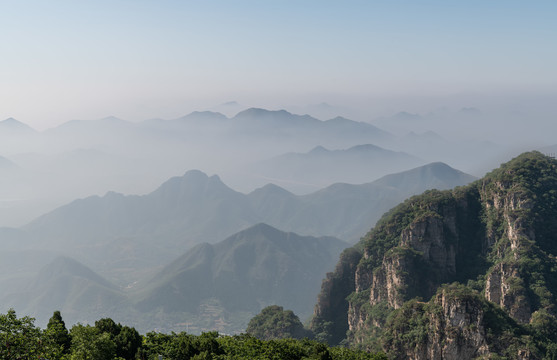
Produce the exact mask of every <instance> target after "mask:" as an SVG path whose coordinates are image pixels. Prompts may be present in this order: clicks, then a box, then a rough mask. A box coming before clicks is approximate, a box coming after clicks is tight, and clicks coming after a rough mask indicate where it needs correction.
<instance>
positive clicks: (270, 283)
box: [0, 224, 347, 332]
mask: <svg viewBox="0 0 557 360" xmlns="http://www.w3.org/2000/svg"><path fill="white" fill-rule="evenodd" d="M346 246H347V244H346V243H345V242H343V241H340V240H338V239H335V238H332V237H320V238H316V237H311V236H299V235H297V234H295V233H291V232H289V233H287V232H282V231H280V230H277V229H275V228H273V227H271V226H269V225H266V224H256V225H254V226H252V227H250V228H248V229H246V230H243V231H241V232H239V233H237V234H234V235H232V236H230V237H228V238H227V239H225V240H223V241H220V242H217V243H215V244H207V243H203V244H199V245H197V246H195V247H194V248H192V249H190V250H189V251H187V252H185V253H184V254H183V255H181V256H179V257H178V258H176V259H175V260H174V261H170V262H169V263H168V264H167V265H165V266H163V267H162V268H161V269H160V270H159V271H157V272H156V274H154V275H151V276H147V277H145V278H143V279H142V280H141V281H139V282H137V283H135V284H133V286H128V287H126V288H123V287H120V286H116V285H114V284H113V283H111V282H110V281H108V280H107V279H105V278H103V277H101V276H100V275H98V274H97V273H96V272H94V271H93V270H91V269H90V268H89V267H87V266H85V265H84V264H82V263H80V262H78V261H76V260H74V259H72V258H69V257H66V256H55V255H54V254H46V255H45V253H41V252H37V251H36V252H33V253H27V254H24V253H17V254H16V253H12V254H11V255H12V256H11V257H12V258H13V259H15V257H14V255H17V257H18V259H19V260H18V261H17V262H14V263H13V264H11V263H10V260H9V259H8V258H7V259H5V260H7V262H6V263H5V265H6V266H4V267H3V270H5V271H6V273H9V272H10V271H11V272H12V273H13V271H14V270H17V269H13V268H12V269H10V267H16V268H17V267H22V269H23V268H25V271H26V272H25V274H23V273H20V274H19V275H17V276H15V278H14V279H11V281H6V280H4V281H3V282H0V285H1V286H2V297H1V303H2V304H3V305H2V308H7V307H13V308H15V309H16V310H17V311H18V312H19V313H25V314H29V315H32V316H34V317H36V318H37V319H38V321H39V322H41V323H44V322H46V321H47V320H48V318H49V317H50V315H51V314H52V311H53V310H52V309H57V310H60V311H62V313H63V314H64V318H65V319H66V321H67V322H68V323H76V322H82V323H87V322H90V321H93V320H95V319H99V318H102V317H112V318H114V319H117V320H118V321H125V322H127V323H130V324H133V325H134V326H136V327H137V328H138V329H140V330H141V331H143V332H147V331H151V330H153V329H155V328H157V329H159V330H161V329H164V330H165V331H170V330H180V329H182V330H183V327H184V324H187V326H188V330H191V331H195V332H201V331H204V330H209V329H215V328H218V329H219V330H220V331H222V332H241V331H243V329H245V327H246V325H247V322H248V321H249V319H250V318H251V317H253V316H254V315H255V314H257V313H258V312H259V311H260V310H261V309H262V308H263V307H265V306H267V305H269V304H275V303H284V304H286V305H287V306H289V307H291V308H292V309H295V311H297V312H298V313H300V314H302V315H303V316H305V317H307V316H309V315H310V314H311V309H312V306H313V303H314V301H315V297H316V296H317V293H318V292H319V282H320V279H321V278H323V276H324V274H325V273H326V272H327V271H330V270H332V268H333V266H334V263H335V262H336V258H337V257H338V255H339V254H340V252H341V251H342V250H343V249H344V248H345V247H346ZM26 259H28V260H29V262H31V261H35V262H36V264H32V265H31V266H29V265H30V264H26V263H25V261H26ZM12 262H13V261H12ZM45 262H46V263H45ZM40 263H45V264H44V265H43V266H38V265H37V264H40ZM32 271H35V273H33V275H32V276H29V275H30V274H29V273H31V272H32ZM23 275H27V276H26V277H25V276H23ZM3 276H6V274H4V275H3ZM14 284H17V285H18V286H17V287H15V286H13V285H14ZM4 310H5V309H4Z"/></svg>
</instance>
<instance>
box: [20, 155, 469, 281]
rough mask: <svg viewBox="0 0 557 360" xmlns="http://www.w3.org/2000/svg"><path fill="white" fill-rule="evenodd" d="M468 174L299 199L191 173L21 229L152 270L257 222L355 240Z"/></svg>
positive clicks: (112, 264) (40, 239) (438, 173)
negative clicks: (395, 211) (405, 203)
mask: <svg viewBox="0 0 557 360" xmlns="http://www.w3.org/2000/svg"><path fill="white" fill-rule="evenodd" d="M471 179H472V177H471V176H469V175H466V174H464V173H461V172H459V171H457V170H454V169H452V168H450V167H449V166H447V165H444V164H439V163H436V164H430V165H426V166H424V167H420V168H417V169H414V170H411V171H407V172H402V173H398V174H395V175H392V176H391V177H389V178H387V179H379V180H377V181H376V182H373V183H367V184H362V185H349V184H334V185H332V186H329V187H327V188H324V189H322V190H320V191H317V192H314V193H312V194H308V195H304V196H296V195H294V194H292V193H289V192H288V191H286V190H284V189H282V188H280V187H278V186H276V185H268V186H265V187H263V188H261V189H258V190H255V191H253V192H251V193H250V194H247V195H245V194H242V193H239V192H237V191H234V190H232V189H230V188H229V187H227V186H226V185H225V184H224V183H223V182H222V181H221V180H220V178H219V177H218V176H211V177H209V176H207V175H206V174H204V173H202V172H201V171H195V170H194V171H188V172H187V173H186V174H185V175H184V176H181V177H174V178H172V179H170V180H168V181H166V182H165V183H164V184H162V185H161V186H160V187H159V188H158V189H157V190H155V191H153V192H152V193H150V194H147V195H142V196H137V195H128V196H125V195H122V194H118V193H114V192H110V193H107V194H106V195H105V196H103V197H99V196H92V197H89V198H85V199H80V200H75V201H73V202H71V203H69V204H67V205H65V206H62V207H60V208H58V209H56V210H54V211H52V212H50V213H47V214H45V215H43V216H41V217H39V218H37V219H36V220H34V221H33V222H31V223H29V224H28V225H26V226H24V227H23V228H22V230H25V231H27V232H28V233H29V234H30V236H31V237H33V238H34V239H35V243H36V246H38V247H41V248H45V249H51V250H54V251H60V252H62V253H65V254H68V255H70V256H73V257H76V258H77V259H78V260H85V259H87V261H88V263H89V264H91V265H92V266H93V267H94V268H99V269H104V270H105V271H107V272H111V271H115V269H118V268H122V267H126V268H127V269H129V274H130V275H131V276H133V273H134V270H133V269H138V268H142V269H145V268H151V267H154V266H156V265H157V264H160V261H161V260H163V259H168V258H170V257H172V256H174V255H175V254H176V253H181V252H184V251H186V250H187V249H189V248H191V247H192V246H194V245H196V244H199V243H202V242H209V243H214V242H216V241H219V240H221V239H223V238H226V237H227V236H230V235H231V234H234V233H235V232H238V231H240V230H242V229H245V228H246V227H248V226H251V225H254V224H257V223H259V222H265V223H268V224H270V225H271V226H274V227H277V228H279V229H283V230H284V231H293V232H296V233H298V234H303V235H311V236H324V235H326V236H336V237H338V238H340V239H343V240H345V241H349V242H355V241H357V240H358V239H359V238H360V237H361V236H363V235H364V234H365V233H366V232H367V231H368V230H369V224H373V223H374V222H375V221H376V220H377V219H378V218H379V216H380V215H381V214H383V212H385V211H387V210H389V209H390V208H391V207H392V206H394V205H395V204H397V203H398V202H400V201H402V200H404V199H405V198H407V197H409V196H411V195H414V194H417V193H420V192H422V191H424V190H427V189H431V188H440V189H445V188H451V187H454V186H457V185H464V184H466V183H468V182H469V181H470V180H471ZM124 265H125V266H124ZM121 275H122V276H123V275H124V274H123V273H121Z"/></svg>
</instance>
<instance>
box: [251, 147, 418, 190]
mask: <svg viewBox="0 0 557 360" xmlns="http://www.w3.org/2000/svg"><path fill="white" fill-rule="evenodd" d="M423 164H424V161H423V160H421V159H419V158H417V157H415V156H412V155H410V154H408V153H404V152H399V151H392V150H387V149H384V148H382V147H379V146H377V145H373V144H361V145H356V146H352V147H350V148H347V149H336V150H329V149H327V148H325V147H323V146H317V147H314V148H313V149H311V150H310V151H309V152H306V153H295V152H291V153H286V154H284V155H280V156H277V157H274V158H271V159H269V160H264V161H261V162H259V163H257V164H256V165H255V166H253V170H252V171H253V172H257V173H258V174H260V176H262V177H265V178H270V179H274V181H276V182H279V183H280V182H281V181H283V182H295V183H301V184H308V185H313V187H314V188H317V189H320V188H323V187H324V186H327V185H329V184H331V183H337V182H346V183H355V184H357V183H364V182H369V179H377V178H379V177H380V176H381V175H383V174H391V173H394V172H398V171H403V170H406V169H409V168H412V167H415V166H419V165H423Z"/></svg>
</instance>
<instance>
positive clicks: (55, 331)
mask: <svg viewBox="0 0 557 360" xmlns="http://www.w3.org/2000/svg"><path fill="white" fill-rule="evenodd" d="M43 339H44V346H45V348H46V349H45V353H46V356H47V358H49V359H59V358H60V357H62V355H64V354H68V353H69V352H70V347H71V345H72V339H71V337H70V333H69V331H68V329H67V328H66V324H65V323H64V320H62V315H61V314H60V311H55V312H54V313H53V314H52V317H51V318H50V319H49V320H48V324H47V326H46V329H45V330H44V333H43Z"/></svg>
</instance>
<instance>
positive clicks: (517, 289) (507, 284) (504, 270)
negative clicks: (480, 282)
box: [480, 181, 536, 324]
mask: <svg viewBox="0 0 557 360" xmlns="http://www.w3.org/2000/svg"><path fill="white" fill-rule="evenodd" d="M492 185H493V186H492V187H493V188H494V189H495V190H493V189H491V190H488V189H486V186H485V184H484V186H482V191H481V192H480V195H481V197H482V200H483V202H484V203H485V208H486V213H487V214H488V216H491V219H492V220H493V219H497V220H498V221H491V222H488V224H487V228H488V231H487V233H488V234H489V236H488V238H489V237H490V239H488V242H489V243H490V244H491V246H496V245H498V246H497V247H496V252H497V255H498V256H499V257H501V258H505V257H507V258H508V257H509V256H507V254H508V253H510V258H511V260H510V261H503V262H500V263H497V264H495V265H494V266H493V267H492V268H491V269H490V271H489V273H488V274H487V278H486V285H485V297H486V299H487V300H489V301H491V302H494V303H496V304H498V305H499V306H501V307H502V308H503V309H506V310H507V311H508V312H509V314H510V315H511V316H512V317H513V318H515V319H516V320H517V321H519V322H521V323H524V324H525V323H528V322H529V321H530V318H531V316H532V309H531V306H530V303H529V301H528V297H527V296H526V291H525V288H524V280H523V274H521V272H520V269H519V266H518V264H517V261H518V260H519V257H520V253H521V252H522V251H524V250H525V247H527V246H529V244H530V243H532V242H533V241H535V239H536V236H535V232H534V229H533V228H532V227H531V226H528V225H527V223H528V221H527V219H528V217H529V216H530V211H531V210H532V208H533V203H532V199H531V198H530V197H529V194H528V193H525V192H520V191H512V190H513V189H512V187H513V184H512V183H507V182H501V181H499V182H495V183H494V184H492ZM496 225H498V227H499V231H497V230H496V229H495V227H496ZM501 229H502V230H501ZM497 237H499V240H498V239H497Z"/></svg>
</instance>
